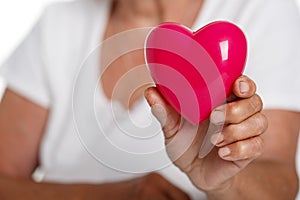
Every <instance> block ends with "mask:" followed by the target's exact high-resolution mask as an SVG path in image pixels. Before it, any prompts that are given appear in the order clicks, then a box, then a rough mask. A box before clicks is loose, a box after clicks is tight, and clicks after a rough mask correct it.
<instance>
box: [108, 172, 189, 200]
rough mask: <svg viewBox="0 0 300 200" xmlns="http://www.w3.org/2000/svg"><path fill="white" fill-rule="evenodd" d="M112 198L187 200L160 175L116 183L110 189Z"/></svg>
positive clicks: (183, 194) (187, 199)
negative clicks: (112, 194)
mask: <svg viewBox="0 0 300 200" xmlns="http://www.w3.org/2000/svg"><path fill="white" fill-rule="evenodd" d="M111 188H112V189H113V193H114V195H117V196H114V197H111V198H109V199H116V200H117V199H122V200H151V199H153V200H189V199H190V198H189V197H188V195H187V194H186V193H184V192H183V191H181V190H180V189H179V188H177V187H176V186H174V185H172V184H171V183H170V182H169V181H167V180H166V179H165V178H163V177H162V176H161V175H159V174H156V173H152V174H149V175H146V176H144V177H140V178H136V179H132V180H129V181H124V182H120V183H117V185H113V187H111Z"/></svg>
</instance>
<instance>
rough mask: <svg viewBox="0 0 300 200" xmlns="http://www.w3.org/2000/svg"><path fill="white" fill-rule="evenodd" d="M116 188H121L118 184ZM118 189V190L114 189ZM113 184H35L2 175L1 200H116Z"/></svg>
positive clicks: (0, 180) (0, 184) (0, 177)
mask: <svg viewBox="0 0 300 200" xmlns="http://www.w3.org/2000/svg"><path fill="white" fill-rule="evenodd" d="M114 187H119V186H118V184H116V185H114ZM114 189H118V188H114ZM109 191H111V184H101V185H88V184H55V183H35V182H34V181H32V180H26V179H15V178H10V177H5V176H1V175H0V199H1V200H18V199H22V200H35V199H37V200H40V199H43V200H53V199H56V200H81V199H89V200H94V199H95V200H96V199H97V200H101V199H107V198H109V199H114V197H113V195H114V193H115V192H109Z"/></svg>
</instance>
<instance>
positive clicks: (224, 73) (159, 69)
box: [145, 21, 247, 124]
mask: <svg viewBox="0 0 300 200" xmlns="http://www.w3.org/2000/svg"><path fill="white" fill-rule="evenodd" d="M145 57H146V62H147V65H148V68H149V70H150V74H151V76H152V78H153V80H154V82H155V83H156V86H157V88H158V90H159V91H160V93H161V94H162V96H163V97H164V98H165V99H166V100H167V101H168V102H169V103H170V104H171V105H172V106H173V107H174V108H175V110H176V111H177V112H179V113H181V115H182V116H183V117H184V118H186V119H187V120H188V121H190V122H192V123H193V124H198V123H200V122H202V121H203V120H205V119H206V118H207V117H208V116H209V114H210V112H211V111H212V110H213V109H214V108H216V107H217V106H219V105H221V104H222V103H224V102H225V101H226V98H227V97H228V96H229V95H230V93H231V88H232V85H233V83H234V81H235V80H236V79H237V78H238V77H239V76H241V74H242V72H243V70H244V66H245V62H246V57H247V41H246V37H245V35H244V34H243V32H242V31H241V29H239V28H238V27H237V26H236V25H234V24H232V23H229V22H224V21H218V22H213V23H211V24H208V25H206V26H205V27H203V28H201V29H200V30H198V31H197V32H195V33H193V32H192V31H191V30H189V29H188V28H186V27H184V26H182V25H179V24H176V23H164V24H161V25H159V26H158V27H156V28H154V29H153V30H152V31H151V32H150V34H149V36H148V37H147V40H146V47H145Z"/></svg>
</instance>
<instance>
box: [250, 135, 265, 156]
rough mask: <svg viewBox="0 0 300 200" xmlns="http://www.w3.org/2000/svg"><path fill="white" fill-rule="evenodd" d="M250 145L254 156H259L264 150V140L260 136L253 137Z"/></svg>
mask: <svg viewBox="0 0 300 200" xmlns="http://www.w3.org/2000/svg"><path fill="white" fill-rule="evenodd" d="M252 146H253V149H254V150H255V154H254V155H255V156H260V155H261V154H262V153H263V150H264V142H263V140H262V138H261V137H256V138H253V140H252Z"/></svg>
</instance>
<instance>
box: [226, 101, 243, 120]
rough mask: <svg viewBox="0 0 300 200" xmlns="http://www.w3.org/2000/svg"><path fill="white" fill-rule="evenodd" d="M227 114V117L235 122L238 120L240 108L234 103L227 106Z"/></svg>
mask: <svg viewBox="0 0 300 200" xmlns="http://www.w3.org/2000/svg"><path fill="white" fill-rule="evenodd" d="M227 113H228V115H229V117H230V118H231V119H232V120H233V121H235V120H237V119H238V118H239V115H240V114H241V108H240V106H238V104H237V103H236V102H233V103H230V104H228V109H227Z"/></svg>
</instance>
